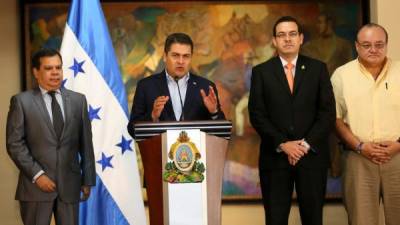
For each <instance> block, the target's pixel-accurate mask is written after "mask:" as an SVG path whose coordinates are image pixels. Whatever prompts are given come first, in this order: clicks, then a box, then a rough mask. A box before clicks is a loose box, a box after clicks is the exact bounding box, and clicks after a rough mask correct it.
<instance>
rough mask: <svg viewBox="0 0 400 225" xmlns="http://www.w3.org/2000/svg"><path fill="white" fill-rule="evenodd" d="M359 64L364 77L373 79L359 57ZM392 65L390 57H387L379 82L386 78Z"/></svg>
mask: <svg viewBox="0 0 400 225" xmlns="http://www.w3.org/2000/svg"><path fill="white" fill-rule="evenodd" d="M357 62H358V65H360V70H361V72H362V73H363V74H364V75H368V76H371V77H372V74H371V73H370V72H369V71H368V70H367V68H365V66H364V65H363V64H362V63H361V62H360V59H359V57H357ZM391 63H392V60H391V59H390V58H389V57H386V62H385V65H383V68H382V70H381V72H380V73H379V75H378V78H377V81H379V80H381V79H383V77H385V75H386V73H387V71H388V70H389V67H390V64H391Z"/></svg>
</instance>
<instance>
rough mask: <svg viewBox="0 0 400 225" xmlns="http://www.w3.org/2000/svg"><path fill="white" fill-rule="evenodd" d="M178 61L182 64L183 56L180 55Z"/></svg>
mask: <svg viewBox="0 0 400 225" xmlns="http://www.w3.org/2000/svg"><path fill="white" fill-rule="evenodd" d="M178 63H179V64H182V63H183V56H179V57H178Z"/></svg>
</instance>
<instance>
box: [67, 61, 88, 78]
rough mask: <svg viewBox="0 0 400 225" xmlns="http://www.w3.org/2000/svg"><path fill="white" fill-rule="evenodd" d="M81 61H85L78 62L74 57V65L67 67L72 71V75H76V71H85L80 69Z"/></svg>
mask: <svg viewBox="0 0 400 225" xmlns="http://www.w3.org/2000/svg"><path fill="white" fill-rule="evenodd" d="M83 63H85V60H83V61H82V62H78V61H76V59H75V58H74V65H72V66H70V67H69V69H71V70H73V71H74V77H76V75H78V73H85V71H84V70H83V69H82V65H83Z"/></svg>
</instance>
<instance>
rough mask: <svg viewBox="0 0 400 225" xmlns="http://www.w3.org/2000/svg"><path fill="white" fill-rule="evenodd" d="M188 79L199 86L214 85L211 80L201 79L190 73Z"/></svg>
mask: <svg viewBox="0 0 400 225" xmlns="http://www.w3.org/2000/svg"><path fill="white" fill-rule="evenodd" d="M189 79H191V80H192V81H195V82H197V83H199V84H200V85H213V84H214V83H213V82H212V81H211V80H209V79H207V78H205V77H202V76H200V75H197V74H194V73H190V78H189Z"/></svg>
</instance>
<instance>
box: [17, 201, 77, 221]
mask: <svg viewBox="0 0 400 225" xmlns="http://www.w3.org/2000/svg"><path fill="white" fill-rule="evenodd" d="M20 212H21V217H22V221H23V222H24V225H50V222H51V216H52V214H53V213H54V218H55V221H56V224H57V225H78V219H79V203H78V202H76V203H65V202H63V201H61V200H60V199H59V198H56V199H55V200H54V201H48V202H38V201H34V202H27V201H20Z"/></svg>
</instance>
